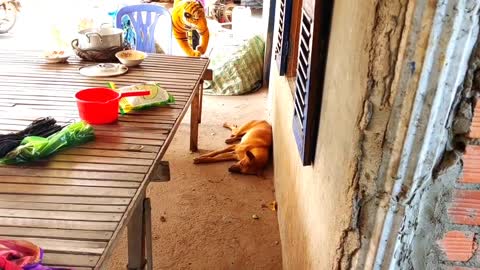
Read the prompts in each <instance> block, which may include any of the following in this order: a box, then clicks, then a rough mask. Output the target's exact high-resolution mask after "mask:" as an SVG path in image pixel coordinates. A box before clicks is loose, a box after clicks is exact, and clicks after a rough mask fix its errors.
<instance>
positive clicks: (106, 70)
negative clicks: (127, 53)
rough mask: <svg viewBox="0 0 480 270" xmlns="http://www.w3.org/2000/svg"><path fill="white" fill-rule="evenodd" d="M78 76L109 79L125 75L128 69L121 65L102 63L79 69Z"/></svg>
mask: <svg viewBox="0 0 480 270" xmlns="http://www.w3.org/2000/svg"><path fill="white" fill-rule="evenodd" d="M79 70H80V74H82V75H83V76H88V77H111V76H118V75H122V74H125V73H126V72H127V71H128V68H127V67H126V66H125V65H122V64H116V63H102V64H96V65H91V66H85V67H81V68H80V69H79Z"/></svg>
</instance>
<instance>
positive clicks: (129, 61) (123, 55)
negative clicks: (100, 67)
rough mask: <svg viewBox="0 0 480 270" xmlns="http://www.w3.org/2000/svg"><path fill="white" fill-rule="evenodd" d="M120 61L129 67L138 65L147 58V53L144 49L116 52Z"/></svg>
mask: <svg viewBox="0 0 480 270" xmlns="http://www.w3.org/2000/svg"><path fill="white" fill-rule="evenodd" d="M115 56H116V57H117V59H118V60H119V61H120V63H122V64H124V65H125V66H127V67H133V66H137V65H139V64H140V63H142V62H143V60H145V58H147V54H146V53H144V52H142V51H136V50H125V51H120V52H117V53H116V54H115Z"/></svg>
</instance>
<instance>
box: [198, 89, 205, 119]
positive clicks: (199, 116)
mask: <svg viewBox="0 0 480 270" xmlns="http://www.w3.org/2000/svg"><path fill="white" fill-rule="evenodd" d="M203 82H204V81H203V80H201V81H200V89H199V90H198V92H199V93H198V95H199V104H198V107H199V109H198V123H199V124H201V123H202V106H203Z"/></svg>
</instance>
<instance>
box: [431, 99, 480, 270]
mask: <svg viewBox="0 0 480 270" xmlns="http://www.w3.org/2000/svg"><path fill="white" fill-rule="evenodd" d="M479 139H480V101H479V102H477V103H476V106H475V108H474V110H473V119H472V121H471V126H470V132H469V133H468V134H467V135H466V138H465V140H464V142H466V146H465V151H464V153H463V154H462V155H461V156H460V158H461V163H462V164H463V169H462V173H461V175H460V177H459V178H458V179H455V184H454V185H453V190H451V191H447V192H446V193H445V194H448V195H447V197H448V199H447V200H446V205H445V206H444V207H440V209H442V211H443V212H441V213H438V214H440V215H444V216H447V219H446V220H447V221H446V224H438V225H437V226H436V227H437V228H438V227H440V226H441V227H442V228H443V230H442V231H443V232H442V233H441V234H440V237H439V239H438V240H437V241H436V244H435V245H434V247H433V248H434V249H438V250H440V252H439V253H437V254H439V255H438V256H439V257H438V258H437V259H438V267H439V269H448V270H468V269H480V248H479V246H480V145H478V142H479ZM438 203H442V204H443V203H445V202H438ZM437 208H438V207H437ZM444 220H445V219H444Z"/></svg>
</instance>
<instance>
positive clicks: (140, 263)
mask: <svg viewBox="0 0 480 270" xmlns="http://www.w3.org/2000/svg"><path fill="white" fill-rule="evenodd" d="M144 198H145V194H143V195H142V196H141V197H140V198H139V203H138V204H137V206H136V207H135V210H134V212H133V215H132V217H131V218H130V221H129V223H128V266H127V268H128V270H143V269H144V268H145V263H146V262H145V228H144V222H143V218H144V217H143V214H144V210H143V200H144Z"/></svg>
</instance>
